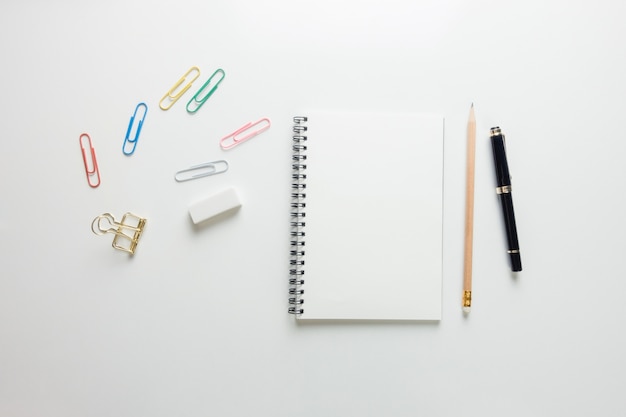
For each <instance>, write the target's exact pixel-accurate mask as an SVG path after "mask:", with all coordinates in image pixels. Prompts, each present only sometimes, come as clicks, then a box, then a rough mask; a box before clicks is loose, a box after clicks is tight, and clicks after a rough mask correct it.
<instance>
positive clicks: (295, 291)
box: [289, 116, 307, 314]
mask: <svg viewBox="0 0 626 417" xmlns="http://www.w3.org/2000/svg"><path fill="white" fill-rule="evenodd" d="M293 122H294V126H293V137H292V138H293V145H292V149H293V156H292V164H291V168H292V174H291V179H292V183H291V253H290V255H291V258H290V261H289V264H290V269H289V305H290V307H289V313H291V314H302V313H303V312H304V309H303V307H302V304H304V298H303V294H304V289H303V288H302V285H303V284H304V279H303V276H304V253H305V252H304V243H305V240H304V238H305V236H306V233H305V231H304V227H305V226H306V223H305V221H304V219H305V217H306V212H305V209H306V201H305V199H306V147H307V135H306V131H307V127H306V125H305V124H306V122H307V118H306V117H304V116H296V117H294V118H293Z"/></svg>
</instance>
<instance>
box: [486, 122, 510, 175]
mask: <svg viewBox="0 0 626 417" xmlns="http://www.w3.org/2000/svg"><path fill="white" fill-rule="evenodd" d="M491 147H492V149H493V162H494V164H495V167H496V181H497V182H498V187H501V186H503V185H511V175H510V173H509V164H508V163H507V160H506V149H505V146H504V135H503V134H502V132H501V131H500V128H499V127H497V126H496V127H492V128H491Z"/></svg>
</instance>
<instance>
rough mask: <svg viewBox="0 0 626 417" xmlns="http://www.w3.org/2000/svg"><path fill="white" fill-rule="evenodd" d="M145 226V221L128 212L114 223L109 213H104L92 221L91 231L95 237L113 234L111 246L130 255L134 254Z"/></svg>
mask: <svg viewBox="0 0 626 417" xmlns="http://www.w3.org/2000/svg"><path fill="white" fill-rule="evenodd" d="M103 222H105V223H104V224H103ZM145 225H146V219H144V218H141V217H139V216H137V215H135V214H133V213H130V212H129V213H125V214H124V216H122V220H121V221H120V222H116V221H115V218H114V217H113V215H112V214H111V213H104V214H101V215H100V216H98V217H96V218H95V219H93V222H91V231H92V232H94V233H95V234H97V235H104V234H105V233H113V234H114V235H115V237H114V238H113V244H112V246H113V247H114V248H115V249H118V250H121V251H124V252H128V253H130V254H131V255H132V254H134V253H135V249H136V248H137V244H138V243H139V238H140V237H141V234H142V233H143V228H144V226H145ZM122 243H124V244H122Z"/></svg>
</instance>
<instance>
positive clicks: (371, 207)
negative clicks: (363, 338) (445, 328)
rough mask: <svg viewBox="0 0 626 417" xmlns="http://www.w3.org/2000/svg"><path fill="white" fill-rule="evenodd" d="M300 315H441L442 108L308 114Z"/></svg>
mask: <svg viewBox="0 0 626 417" xmlns="http://www.w3.org/2000/svg"><path fill="white" fill-rule="evenodd" d="M302 115H303V116H307V117H308V121H307V122H306V124H305V125H306V126H307V128H308V130H307V132H306V135H307V137H308V140H307V151H306V155H307V160H306V164H307V169H306V175H307V179H306V199H305V202H306V208H305V210H304V211H305V213H306V218H305V219H306V226H305V227H304V231H305V236H304V237H303V238H302V239H303V240H304V242H305V246H304V249H305V256H304V257H303V259H304V261H305V263H304V266H303V270H304V275H303V276H302V278H303V279H304V280H305V282H304V284H303V286H302V288H303V289H304V294H302V299H303V300H304V302H303V304H302V305H301V306H300V307H301V308H302V309H303V310H304V311H303V313H302V314H300V315H298V316H297V317H298V318H300V319H371V320H440V319H441V287H442V232H443V230H442V229H443V218H442V216H443V138H444V121H443V118H442V117H441V116H437V115H426V114H404V113H401V114H386V113H385V114H379V113H346V112H308V113H304V114H302Z"/></svg>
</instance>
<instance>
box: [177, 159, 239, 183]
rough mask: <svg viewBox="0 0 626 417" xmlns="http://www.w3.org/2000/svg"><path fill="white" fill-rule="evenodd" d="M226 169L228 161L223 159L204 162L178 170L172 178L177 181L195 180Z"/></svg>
mask: <svg viewBox="0 0 626 417" xmlns="http://www.w3.org/2000/svg"><path fill="white" fill-rule="evenodd" d="M226 171H228V162H226V161H224V160H220V161H213V162H205V163H203V164H199V165H194V166H192V167H189V168H187V169H183V170H182V171H178V172H177V173H176V175H174V179H175V180H176V181H178V182H184V181H190V180H195V179H197V178H203V177H208V176H210V175H216V174H221V173H222V172H226Z"/></svg>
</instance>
